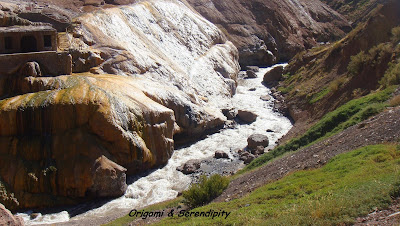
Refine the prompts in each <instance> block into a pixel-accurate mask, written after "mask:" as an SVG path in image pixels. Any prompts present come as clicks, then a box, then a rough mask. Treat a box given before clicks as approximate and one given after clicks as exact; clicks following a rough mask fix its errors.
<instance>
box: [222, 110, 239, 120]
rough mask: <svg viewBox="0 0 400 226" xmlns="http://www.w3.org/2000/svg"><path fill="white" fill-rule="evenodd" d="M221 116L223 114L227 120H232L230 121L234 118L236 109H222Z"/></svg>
mask: <svg viewBox="0 0 400 226" xmlns="http://www.w3.org/2000/svg"><path fill="white" fill-rule="evenodd" d="M222 114H224V115H225V117H226V118H227V119H228V120H232V119H234V118H236V115H237V111H236V109H232V108H231V109H222Z"/></svg>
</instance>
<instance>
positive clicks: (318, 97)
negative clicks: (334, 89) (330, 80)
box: [309, 88, 331, 104]
mask: <svg viewBox="0 0 400 226" xmlns="http://www.w3.org/2000/svg"><path fill="white" fill-rule="evenodd" d="M330 91H331V90H330V89H329V88H325V89H323V90H321V91H320V92H319V93H316V94H314V95H313V96H312V98H311V100H310V101H309V103H310V104H314V103H316V102H318V101H319V100H321V99H322V98H323V97H324V96H326V95H327V94H328V93H329V92H330Z"/></svg>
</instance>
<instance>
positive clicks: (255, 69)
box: [246, 66, 260, 72]
mask: <svg viewBox="0 0 400 226" xmlns="http://www.w3.org/2000/svg"><path fill="white" fill-rule="evenodd" d="M246 71H254V72H259V71H260V68H259V67H258V66H246Z"/></svg>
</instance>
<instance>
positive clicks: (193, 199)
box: [183, 174, 229, 207]
mask: <svg viewBox="0 0 400 226" xmlns="http://www.w3.org/2000/svg"><path fill="white" fill-rule="evenodd" d="M228 185H229V179H228V178H226V177H222V176H220V175H218V174H214V175H212V176H211V177H206V176H204V175H203V176H201V177H200V180H199V183H196V184H192V185H191V186H190V188H189V190H187V191H184V192H183V198H184V203H185V204H187V205H188V206H190V207H197V206H202V205H204V204H207V203H209V202H210V201H212V200H213V199H215V198H216V197H218V196H219V195H220V194H222V192H223V191H224V190H225V189H226V188H227V187H228Z"/></svg>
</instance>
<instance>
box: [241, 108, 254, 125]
mask: <svg viewBox="0 0 400 226" xmlns="http://www.w3.org/2000/svg"><path fill="white" fill-rule="evenodd" d="M237 116H238V118H239V119H240V120H241V121H243V122H245V123H252V122H255V121H256V120H257V115H256V114H255V113H253V112H251V111H246V110H238V114H237Z"/></svg>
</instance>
